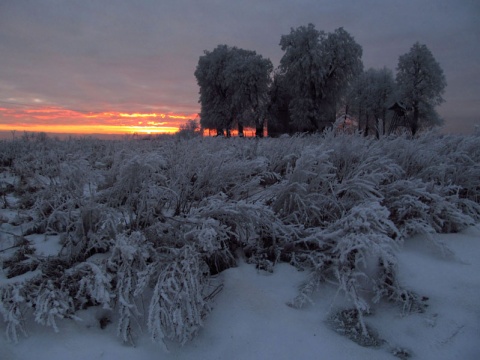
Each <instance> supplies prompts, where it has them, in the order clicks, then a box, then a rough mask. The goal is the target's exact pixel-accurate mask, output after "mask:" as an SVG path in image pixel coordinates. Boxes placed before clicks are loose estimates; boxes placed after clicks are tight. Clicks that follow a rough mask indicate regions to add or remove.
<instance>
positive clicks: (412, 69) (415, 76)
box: [396, 42, 447, 135]
mask: <svg viewBox="0 0 480 360" xmlns="http://www.w3.org/2000/svg"><path fill="white" fill-rule="evenodd" d="M396 81H397V85H398V88H399V94H400V98H401V100H402V102H403V103H404V104H405V105H406V106H407V107H408V108H410V109H411V110H412V112H413V114H412V116H411V118H410V130H411V132H412V134H413V135H415V133H416V132H417V131H418V130H419V129H420V128H421V127H423V126H432V125H439V124H440V123H441V122H442V121H441V119H440V118H439V116H438V114H437V112H436V111H435V106H437V105H440V104H441V103H443V102H444V101H445V100H444V99H443V97H442V95H443V93H444V91H445V87H446V86H447V82H446V79H445V75H444V74H443V70H442V68H441V67H440V64H439V63H438V62H437V61H436V60H435V58H434V56H433V54H432V53H431V51H430V50H429V49H428V48H427V46H426V45H423V44H420V43H418V42H417V43H415V44H414V45H413V46H412V47H411V49H410V51H409V52H408V53H406V54H404V55H402V56H400V58H399V60H398V67H397V78H396Z"/></svg>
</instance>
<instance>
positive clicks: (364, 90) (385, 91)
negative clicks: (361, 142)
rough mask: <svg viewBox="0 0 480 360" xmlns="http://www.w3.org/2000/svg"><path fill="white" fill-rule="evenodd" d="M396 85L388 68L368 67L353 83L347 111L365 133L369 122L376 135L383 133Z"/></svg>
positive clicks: (368, 128) (367, 131)
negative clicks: (357, 121)
mask: <svg viewBox="0 0 480 360" xmlns="http://www.w3.org/2000/svg"><path fill="white" fill-rule="evenodd" d="M395 92H396V86H395V80H394V77H393V73H392V71H391V70H390V69H388V68H386V67H384V68H382V69H373V68H370V69H368V70H367V71H365V72H363V73H362V74H361V75H360V76H359V77H358V78H357V79H356V80H355V82H354V83H353V85H352V87H351V89H350V91H349V94H348V97H347V104H348V108H349V112H350V113H351V114H353V115H355V116H356V117H357V118H358V120H359V125H363V131H364V133H365V135H368V133H369V130H370V123H371V121H372V120H373V121H374V123H375V134H376V135H377V137H378V136H379V135H380V130H381V129H382V131H381V132H382V134H384V133H385V127H386V117H387V110H388V108H389V106H390V105H391V104H392V102H393V97H394V96H395Z"/></svg>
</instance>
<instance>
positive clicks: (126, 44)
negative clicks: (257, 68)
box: [0, 0, 480, 134]
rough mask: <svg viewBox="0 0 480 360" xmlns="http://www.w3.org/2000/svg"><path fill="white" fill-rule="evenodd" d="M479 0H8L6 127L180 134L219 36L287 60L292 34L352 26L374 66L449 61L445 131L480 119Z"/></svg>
mask: <svg viewBox="0 0 480 360" xmlns="http://www.w3.org/2000/svg"><path fill="white" fill-rule="evenodd" d="M479 18H480V2H479V1H478V0H401V1H399V0H242V1H238V0H202V1H195V0H101V1H98V0H0V131H12V130H17V131H46V132H61V133H62V132H63V133H65V132H67V133H78V132H80V133H129V132H140V133H143V132H152V133H156V132H171V131H175V130H176V129H177V128H178V126H179V125H180V124H182V123H185V121H186V120H187V119H193V118H195V116H196V115H197V114H198V112H199V111H200V105H199V103H198V98H199V94H198V91H199V88H198V85H197V83H196V79H195V76H194V71H195V68H196V65H197V63H198V59H199V57H200V56H201V55H202V54H203V52H204V50H213V49H214V48H215V47H216V46H217V45H219V44H227V45H230V46H237V47H241V48H244V49H248V50H255V51H256V52H257V53H259V54H261V55H262V56H264V57H266V58H269V59H270V60H271V61H272V62H273V65H274V66H275V67H277V66H278V64H279V61H280V58H281V57H282V55H283V52H282V50H281V48H280V46H279V42H280V37H281V36H282V35H285V34H289V33H290V30H291V29H292V28H297V27H298V26H302V25H307V24H308V23H312V24H314V25H315V27H316V29H317V30H324V31H326V32H330V31H333V30H334V29H336V28H339V27H344V28H345V30H346V31H348V32H349V33H350V34H351V35H352V36H353V37H354V38H355V40H356V41H357V43H359V44H360V45H361V46H362V47H363V62H364V67H365V69H368V68H370V67H374V68H382V67H384V66H386V67H388V68H390V69H392V70H393V71H394V72H395V69H396V66H397V63H398V58H399V56H400V55H402V54H405V53H407V52H408V51H409V49H410V48H411V46H412V45H413V44H414V43H415V42H417V41H419V42H420V43H422V44H426V45H427V47H428V48H429V49H430V50H431V52H432V53H433V55H434V57H435V59H436V60H437V61H438V62H439V63H440V66H441V67H442V68H443V70H444V73H445V76H446V79H447V84H448V85H447V88H446V91H445V94H444V99H445V103H444V104H442V105H441V106H440V107H439V108H438V111H439V113H440V115H441V116H442V117H443V118H444V120H445V126H444V130H443V131H445V132H454V133H465V134H468V133H472V132H473V131H474V125H476V124H480V115H479V110H480V109H479V108H480V46H479V44H480V21H479V20H478V19H479Z"/></svg>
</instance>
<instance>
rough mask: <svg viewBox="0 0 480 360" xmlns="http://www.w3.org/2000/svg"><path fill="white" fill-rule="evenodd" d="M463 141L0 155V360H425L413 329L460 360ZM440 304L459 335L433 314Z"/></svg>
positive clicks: (479, 185) (86, 142) (138, 147)
mask: <svg viewBox="0 0 480 360" xmlns="http://www.w3.org/2000/svg"><path fill="white" fill-rule="evenodd" d="M479 145H480V137H479V135H472V136H446V135H438V134H435V133H426V134H423V135H421V136H418V137H416V138H415V139H411V138H407V137H402V136H399V137H385V138H380V139H379V140H377V139H373V138H368V137H363V136H359V135H358V134H353V135H347V134H336V133H334V132H326V133H324V134H323V135H309V136H300V135H299V136H294V137H282V138H278V139H270V138H266V139H260V140H259V139H240V138H231V139H222V138H201V137H196V138H192V139H181V138H179V137H163V138H157V139H150V140H132V139H130V140H122V141H100V140H95V139H88V138H85V139H70V140H66V141H58V140H54V139H50V138H45V137H24V138H23V139H17V140H15V141H4V142H1V143H0V166H1V174H0V191H1V192H0V208H1V210H0V225H1V227H0V265H1V270H0V314H1V316H2V317H3V324H2V325H1V327H0V328H2V329H3V330H4V335H3V337H2V340H0V345H2V350H0V358H2V359H4V358H5V359H9V358H12V359H27V358H28V357H25V356H27V355H26V353H28V349H27V348H26V347H22V344H29V345H28V346H31V347H35V346H37V345H38V344H42V343H43V344H44V345H43V346H47V345H45V344H46V343H45V341H47V340H46V339H48V341H50V342H51V343H52V344H53V343H55V339H56V337H55V336H58V339H62V341H66V343H69V342H70V344H71V346H72V348H76V350H74V352H75V351H78V353H79V354H83V355H85V354H86V353H88V352H89V351H90V352H89V353H88V354H89V355H88V358H110V357H111V358H115V359H121V358H122V357H121V356H125V357H124V358H129V359H132V358H135V357H136V356H137V357H138V358H141V359H147V358H152V356H153V354H157V355H155V356H160V357H161V355H158V352H162V351H164V352H165V353H164V355H165V356H172V358H173V357H175V356H177V355H178V357H179V358H226V356H227V357H231V358H235V356H237V357H236V358H238V359H247V358H248V359H252V358H269V357H271V356H274V357H275V358H290V356H293V355H294V354H297V355H298V358H305V359H309V358H312V359H314V358H318V356H319V354H318V351H319V349H322V348H323V349H324V351H325V352H326V354H327V355H328V356H327V358H334V356H337V358H352V356H353V354H356V356H358V358H361V359H363V358H365V359H367V358H368V359H373V358H378V359H380V358H388V357H389V356H390V357H391V358H394V357H395V356H396V357H397V358H401V359H406V358H408V357H414V358H415V357H416V356H419V358H423V359H428V358H431V359H440V358H442V357H441V354H442V352H441V349H440V350H438V349H437V348H429V347H428V346H427V345H425V346H423V347H422V346H419V347H416V346H415V345H412V344H415V342H413V341H414V340H415V341H417V342H419V343H422V342H425V343H427V342H428V341H429V339H431V336H430V335H429V333H432V334H436V335H435V336H437V335H438V338H440V339H443V340H442V341H445V344H447V343H453V342H454V341H456V340H455V339H456V337H461V338H462V339H463V340H461V342H459V343H457V345H455V346H456V347H454V350H455V351H457V350H458V349H459V348H460V347H461V348H462V349H463V352H461V351H460V352H457V353H455V354H457V355H458V354H463V355H465V356H470V355H471V356H472V358H473V355H474V354H475V350H478V347H477V349H475V346H476V344H474V343H473V339H474V336H472V335H471V334H472V333H473V334H474V333H475V332H477V334H478V331H479V330H480V329H479V327H478V320H479V318H480V315H479V312H480V309H479V308H478V307H477V306H475V303H476V302H475V300H473V299H478V296H479V295H480V290H479V289H480V277H479V276H478V275H475V276H473V275H472V277H471V278H469V277H467V278H465V279H463V280H462V281H460V282H458V281H459V278H460V279H461V277H462V276H464V274H465V273H466V274H468V271H469V270H470V271H472V272H474V273H476V274H478V273H480V269H479V267H478V256H479V255H480V244H479V240H480V239H479V234H480V230H479V229H478V226H477V227H476V224H478V223H479V222H480V221H479V220H480V146H479ZM447 233H459V234H458V235H456V236H457V237H458V241H457V242H455V241H453V239H455V237H451V236H447V235H441V234H447ZM461 236H464V237H468V239H466V238H461ZM447 240H448V241H447ZM449 241H453V243H450V242H449ZM427 258H428V260H425V259H427ZM432 259H433V260H432ZM421 261H424V265H425V266H424V267H423V266H422V263H421ZM472 263H473V264H474V265H472ZM452 264H456V265H457V266H464V267H463V269H466V270H463V271H464V272H459V271H458V270H457V268H454V267H452ZM459 264H460V265H459ZM475 264H477V265H475ZM471 265H472V266H473V267H471V268H470V267H468V268H467V266H471ZM475 266H476V267H475ZM465 284H467V285H468V286H467V285H465ZM457 292H458V293H457ZM456 293H457V294H456ZM449 294H450V295H449ZM448 296H452V297H448ZM455 296H457V297H455ZM447 298H448V299H453V298H454V299H457V298H458V299H461V301H463V303H462V302H461V301H459V302H458V307H461V306H462V304H464V305H465V306H466V307H467V309H470V310H468V311H470V312H469V313H468V314H470V315H472V316H473V317H475V316H476V319H477V321H476V324H477V325H476V327H475V325H472V322H470V323H469V322H468V319H467V320H465V319H464V320H462V319H463V318H462V319H460V320H459V319H458V318H456V317H455V316H456V315H457V314H460V315H459V316H460V317H462V316H463V317H465V313H463V312H461V311H460V310H457V311H454V312H453V313H450V314H446V313H441V311H446V310H445V309H448V311H451V309H452V308H454V306H453V305H452V304H450V307H445V306H444V307H441V306H440V305H439V303H440V304H442V299H447ZM462 299H463V300H462ZM443 301H444V302H443V303H446V300H443ZM432 308H433V309H432ZM247 314H250V315H247ZM408 319H411V320H408ZM313 320H314V321H313ZM470 320H471V321H473V320H472V319H470ZM408 321H410V322H408ZM445 321H453V322H454V323H455V324H456V325H452V326H450V327H448V326H446V325H445V326H444V324H443V325H442V322H445ZM462 321H463V322H462ZM419 322H421V323H422V324H423V323H424V322H428V324H430V325H429V326H428V327H424V328H425V329H424V331H423V332H421V333H417V332H416V330H414V329H410V330H405V328H404V329H403V330H402V329H401V327H402V326H404V327H405V326H407V325H408V326H409V327H413V328H415V327H416V328H420V327H419V326H420V325H418V324H419ZM393 323H396V325H395V326H396V327H394V325H393ZM437 323H438V324H440V325H438V328H437V327H436V326H437ZM78 324H83V325H78ZM222 324H223V325H224V326H228V327H230V329H232V331H233V332H232V335H231V336H232V339H233V337H234V336H235V338H236V339H237V340H238V342H237V343H236V345H231V346H230V345H228V346H227V343H228V342H229V341H230V342H233V340H232V339H230V340H229V338H227V337H226V336H225V330H221V329H220V326H221V325H222ZM226 324H228V325H226ZM320 324H322V326H320ZM473 324H475V321H473ZM38 325H44V326H46V327H49V328H51V330H52V331H51V332H52V333H54V332H58V334H55V335H54V336H52V337H48V338H46V336H47V335H46V334H45V333H44V332H42V331H41V330H39V328H38ZM442 326H443V327H442ZM87 328H88V330H86V329H87ZM392 328H395V329H397V330H398V331H399V332H398V333H397V334H394V333H392V330H391V329H392ZM440 328H441V329H442V331H443V330H445V333H442V334H440V333H438V331H437V330H436V329H440ZM402 331H403V332H402ZM408 331H410V332H412V331H413V332H414V333H415V334H418V335H416V336H412V337H413V340H412V338H408V336H402V334H405V333H408ZM89 333H91V334H96V335H95V336H92V337H90V338H89V337H88V336H89V335H88V334H89ZM113 333H116V335H117V336H118V339H114V338H113V337H112V336H111V334H113ZM248 334H250V335H251V337H249V335H248ZM313 334H316V335H313ZM459 334H460V335H459ZM462 334H463V335H464V336H463V337H462ZM147 336H149V337H150V338H151V339H153V340H154V342H155V344H151V343H148V342H146V341H145V338H146V337H147ZM312 336H316V337H315V338H311V337H312ZM97 337H98V339H102V340H101V342H100V340H98V339H97ZM72 338H77V339H78V341H79V344H80V343H82V341H83V343H82V344H87V343H89V344H91V348H89V349H86V348H85V346H87V347H88V345H82V346H79V345H78V344H77V345H76V347H75V346H74V345H72V343H71V341H72V340H71V339H72ZM35 339H38V340H35ZM106 339H114V340H106ZM275 339H277V341H276V340H275ZM314 339H315V341H313V340H314ZM289 340H290V341H294V343H295V344H296V345H292V346H288V348H289V349H290V350H288V351H290V352H288V351H287V349H285V350H284V351H283V352H279V351H280V350H279V349H282V348H283V347H285V346H286V344H287V343H288V341H289ZM252 341H253V342H254V343H252ZM115 342H117V343H118V344H124V345H128V347H125V346H123V347H119V348H118V349H117V348H115V347H114V344H115ZM245 342H247V343H249V344H250V345H249V346H250V347H248V346H246V345H245V346H246V348H245V349H242V347H243V345H242V344H243V343H245ZM15 344H16V345H15ZM102 344H103V345H102ZM292 344H293V343H292ZM322 344H324V345H322ZM458 344H460V345H458ZM467 345H468V346H467ZM48 346H50V345H48ZM102 346H103V347H102ZM235 346H236V347H237V348H238V349H237V350H235V349H236V347H235ZM445 346H447V345H445ZM135 347H136V348H135ZM161 348H163V350H162V349H161ZM97 349H98V352H97V353H95V352H94V351H95V350H97ZM292 349H293V350H292ZM449 349H450V348H449ZM2 351H3V352H4V353H3V354H2ZM30 351H33V349H30ZM167 351H170V355H167ZM228 351H231V352H233V354H228ZM335 351H337V352H335ZM341 351H346V353H345V354H347V355H344V356H343V357H342V356H340V355H338V354H342V352H341ZM436 351H437V352H436ZM104 352H106V355H105V356H107V357H103V355H104V354H105V353H104ZM44 353H45V354H47V352H44ZM117 353H118V354H120V353H122V354H124V355H115V354H117ZM15 354H16V355H15ZM148 354H150V355H148ZM175 354H176V355H175ZM194 354H196V355H194ZM335 354H337V355H335ZM439 354H440V355H439ZM445 354H446V357H445V359H447V358H451V356H452V354H454V351H453V350H452V351H450V352H446V353H444V355H445ZM2 355H3V357H2ZM83 355H82V356H83ZM127 355H128V356H127ZM228 355H231V356H228ZM22 356H23V357H22ZM56 356H58V358H62V357H64V356H65V353H62V352H59V353H57V355H55V353H54V352H51V353H50V355H48V358H51V359H52V358H57V357H56ZM68 356H69V357H70V358H75V357H72V356H77V355H72V354H71V353H69V354H68ZM78 356H79V357H78V358H83V357H80V355H78ZM109 356H110V357H109ZM149 356H150V357H149ZM197 356H198V357H197ZM210 356H212V357H210ZM429 356H431V357H429ZM455 356H456V355H455ZM465 356H464V357H462V358H468V357H465ZM45 358H47V355H45Z"/></svg>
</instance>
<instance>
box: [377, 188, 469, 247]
mask: <svg viewBox="0 0 480 360" xmlns="http://www.w3.org/2000/svg"><path fill="white" fill-rule="evenodd" d="M382 191H383V193H384V194H385V199H384V201H383V203H384V204H385V206H386V207H387V208H388V209H389V210H390V212H391V216H390V217H391V219H392V221H393V222H394V223H395V224H396V225H397V227H398V228H399V230H400V233H401V235H402V237H403V238H406V237H410V236H413V235H417V234H425V235H432V234H435V233H445V232H456V231H459V230H462V229H464V228H465V227H467V226H470V225H473V224H475V219H478V206H477V205H476V204H474V203H472V202H470V201H466V202H463V201H462V200H460V199H459V198H458V195H457V194H456V192H455V188H454V187H440V186H436V185H434V184H432V183H425V182H423V181H422V180H420V179H411V180H398V181H395V182H393V183H391V184H388V185H386V186H384V187H383V189H382ZM463 204H464V205H463ZM468 205H470V206H471V208H470V209H469V210H468V211H467V209H464V210H462V208H461V207H463V206H468Z"/></svg>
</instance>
